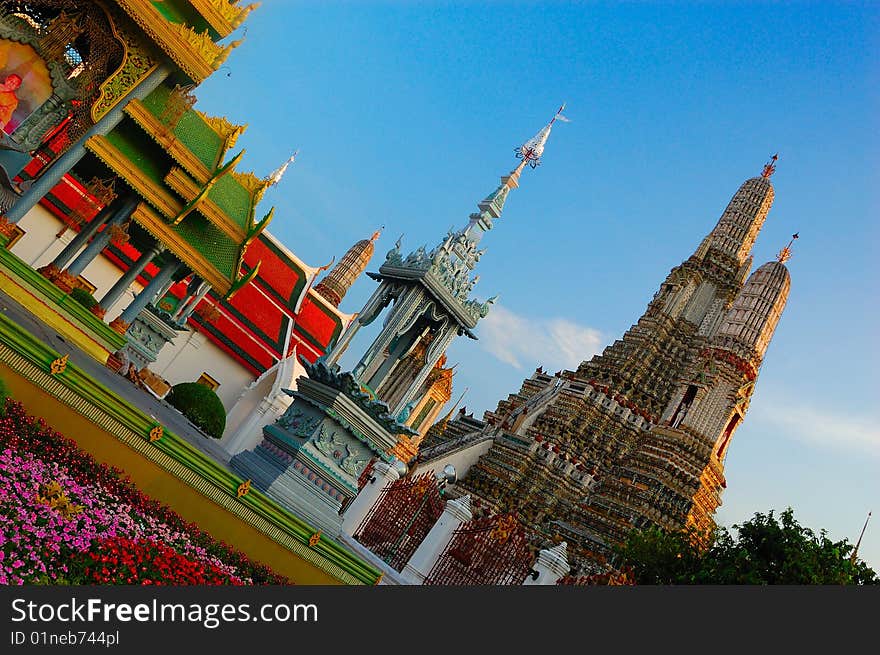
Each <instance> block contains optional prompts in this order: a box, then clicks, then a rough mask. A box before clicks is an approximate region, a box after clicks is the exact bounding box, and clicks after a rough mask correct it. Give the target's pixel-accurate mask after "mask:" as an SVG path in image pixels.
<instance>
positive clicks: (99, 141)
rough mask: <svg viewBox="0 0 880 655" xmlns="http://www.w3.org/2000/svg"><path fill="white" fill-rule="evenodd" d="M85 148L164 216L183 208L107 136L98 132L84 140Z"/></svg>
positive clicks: (173, 214) (175, 213)
mask: <svg viewBox="0 0 880 655" xmlns="http://www.w3.org/2000/svg"><path fill="white" fill-rule="evenodd" d="M86 149H88V150H90V151H91V152H92V153H93V154H94V155H95V156H96V157H97V158H98V159H100V160H101V161H102V162H104V163H105V164H107V166H109V167H110V168H111V169H112V170H113V172H114V173H116V174H117V175H119V176H120V177H121V178H122V179H123V180H125V181H126V183H128V185H129V186H130V187H131V188H132V189H134V190H135V191H137V192H138V193H139V194H140V195H141V196H142V197H143V198H144V199H145V200H146V201H147V202H149V203H150V204H151V205H153V206H154V207H155V208H156V209H158V210H159V211H160V212H162V213H163V214H164V215H165V216H166V217H171V216H176V215H177V214H178V213H180V211H181V209H183V205H182V204H181V203H180V202H179V201H178V200H177V199H175V198H174V197H173V196H172V195H171V194H170V193H168V192H167V191H166V190H165V189H164V187H161V186H159V185H157V184H156V183H155V182H154V181H153V180H151V179H150V178H148V177H147V176H146V175H144V174H143V172H141V170H140V168H138V167H137V166H135V165H134V164H133V163H132V161H131V160H130V159H128V157H126V156H125V155H124V154H122V153H121V152H120V151H119V149H118V148H116V146H114V145H113V144H112V143H110V141H108V140H107V137H105V136H102V135H100V134H99V135H96V136H93V137H91V138H89V140H88V141H86Z"/></svg>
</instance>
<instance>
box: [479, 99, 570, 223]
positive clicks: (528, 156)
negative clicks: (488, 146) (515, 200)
mask: <svg viewBox="0 0 880 655" xmlns="http://www.w3.org/2000/svg"><path fill="white" fill-rule="evenodd" d="M563 109H565V103H563V104H562V106H561V107H560V108H559V109H558V110H557V111H556V114H555V115H554V116H553V118H552V119H551V120H550V122H549V123H547V125H545V126H544V127H543V128H541V131H540V132H538V133H537V134H536V135H535V136H533V137H532V138H531V139H529V140H528V141H526V142H525V143H524V144H522V145H521V146H519V147H518V148H516V149H515V150H514V152H515V153H516V158H517V159H521V160H522V161H521V162H520V163H519V165H517V167H516V168H514V169H513V170H512V171H511V172H510V174H508V175H505V176H504V177H502V178H501V185H500V186H499V187H498V188H497V189H495V191H493V192H492V193H491V194H489V196H488V197H486V198H485V199H484V200H483V201H482V202H480V203H479V205H478V206H479V208H480V211H482V212H488V213H489V216H490V217H491V218H500V217H501V212H502V211H503V210H504V203H505V201H506V200H507V194H508V193H510V190H511V189H515V188H517V187H518V186H519V177H520V175H522V172H523V170H524V169H525V167H526V164H528V165H529V166H531V167H532V168H536V167H537V166H539V165H540V163H541V157H543V156H544V146H545V145H546V144H547V139H548V138H549V137H550V131H551V130H552V129H553V123H555V122H556V121H557V120H561V121H563V122H568V119H567V118H566V117H565V116H563V115H562V110H563Z"/></svg>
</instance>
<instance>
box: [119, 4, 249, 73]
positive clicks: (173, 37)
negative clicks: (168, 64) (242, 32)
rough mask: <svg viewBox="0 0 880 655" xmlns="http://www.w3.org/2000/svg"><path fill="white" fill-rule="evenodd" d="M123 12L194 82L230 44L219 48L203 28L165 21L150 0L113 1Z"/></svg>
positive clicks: (220, 60)
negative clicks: (117, 3)
mask: <svg viewBox="0 0 880 655" xmlns="http://www.w3.org/2000/svg"><path fill="white" fill-rule="evenodd" d="M117 1H118V2H119V5H120V6H121V7H122V8H123V9H124V10H125V12H126V13H127V14H128V15H129V16H130V17H131V19H132V20H134V21H135V22H136V23H137V24H138V25H139V26H140V27H141V29H143V30H144V31H145V32H146V33H147V35H148V36H150V37H151V38H152V39H153V40H154V41H155V42H156V44H157V45H158V46H159V47H160V48H162V50H163V51H164V52H165V53H166V54H167V55H168V56H169V57H171V59H172V60H173V61H174V62H175V63H176V64H177V65H178V66H180V68H181V69H182V70H183V71H184V72H185V73H186V74H187V75H188V76H189V77H190V78H192V79H193V81H195V82H201V81H203V80H204V79H205V78H207V77H208V76H209V75H210V74H211V73H213V72H214V71H215V70H217V69H218V68H219V67H220V65H221V64H222V63H223V60H225V58H226V56H227V55H228V54H229V51H230V50H231V48H232V47H234V44H230V45H229V46H227V47H226V48H222V47H221V46H219V45H217V44H216V43H214V42H213V41H212V40H211V37H210V36H209V35H208V33H207V31H205V32H204V33H202V34H199V33H198V32H196V31H195V30H193V29H192V28H190V27H187V26H186V25H181V24H179V23H172V22H170V21H168V19H166V18H165V17H164V16H163V15H162V14H161V13H160V12H159V10H158V9H156V7H155V6H154V5H153V3H152V2H150V0H117Z"/></svg>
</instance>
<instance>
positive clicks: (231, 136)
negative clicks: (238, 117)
mask: <svg viewBox="0 0 880 655" xmlns="http://www.w3.org/2000/svg"><path fill="white" fill-rule="evenodd" d="M193 111H194V112H196V113H197V114H198V115H199V116H201V117H202V120H203V121H205V123H207V124H208V127H210V128H211V129H212V130H214V133H215V134H216V135H217V136H219V137H220V138H221V139H223V148H222V150H221V152H220V157H219V158H218V161H223V157H224V155H226V153H227V152H228V151H229V149H230V148H232V146H234V145H235V142H236V141H238V137H240V136H241V135H242V134H244V131H245V130H246V129H247V127H248V125H247V123H244V124H242V125H236V124H235V123H233V122H231V121H230V120H229V119H227V118H226V117H225V116H209V115H208V114H206V113H205V112H203V111H199V110H198V109H193Z"/></svg>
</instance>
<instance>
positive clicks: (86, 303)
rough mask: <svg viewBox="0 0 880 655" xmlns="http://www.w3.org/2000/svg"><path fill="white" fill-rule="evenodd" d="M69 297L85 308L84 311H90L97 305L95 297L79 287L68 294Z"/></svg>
mask: <svg viewBox="0 0 880 655" xmlns="http://www.w3.org/2000/svg"><path fill="white" fill-rule="evenodd" d="M70 297H71V298H73V299H74V300H75V301H77V302H78V303H79V304H80V305H82V306H83V307H85V308H86V309H91V308H92V307H94V306H95V305H97V304H98V301H97V300H95V297H94V296H93V295H92V294H91V293H89V292H88V291H86V290H85V289H83V288H81V287H77V288H76V289H74V290H73V291H71V292H70Z"/></svg>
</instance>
